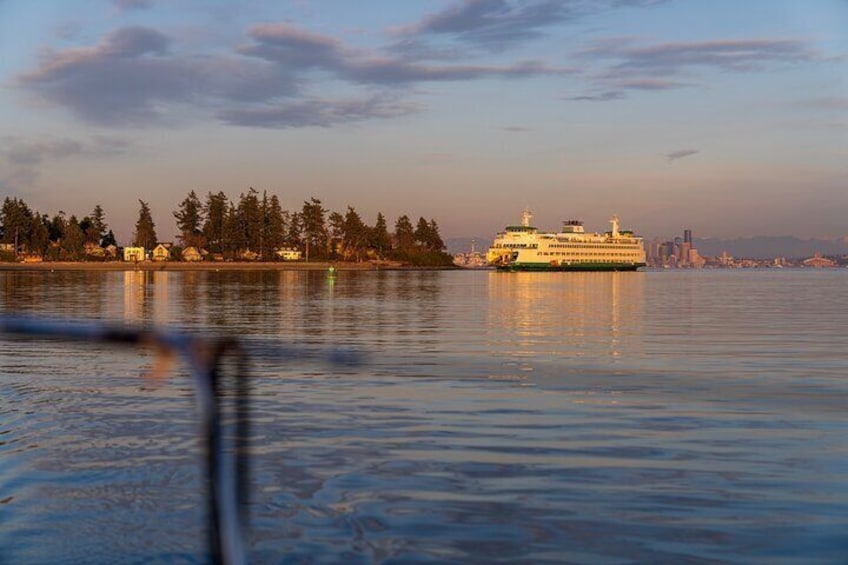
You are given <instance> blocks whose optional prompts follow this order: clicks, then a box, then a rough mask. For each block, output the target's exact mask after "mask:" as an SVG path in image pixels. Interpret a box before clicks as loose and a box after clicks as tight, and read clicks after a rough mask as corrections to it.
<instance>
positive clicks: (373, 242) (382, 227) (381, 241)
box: [368, 212, 392, 257]
mask: <svg viewBox="0 0 848 565" xmlns="http://www.w3.org/2000/svg"><path fill="white" fill-rule="evenodd" d="M368 246H369V247H370V248H371V249H373V250H374V251H376V252H377V255H379V256H380V257H385V255H386V254H387V253H389V251H391V249H392V239H391V236H390V235H389V230H388V226H387V225H386V218H385V216H383V214H382V213H380V212H378V213H377V221H376V222H375V223H374V227H373V228H371V229H370V230H369V241H368Z"/></svg>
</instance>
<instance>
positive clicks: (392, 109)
mask: <svg viewBox="0 0 848 565" xmlns="http://www.w3.org/2000/svg"><path fill="white" fill-rule="evenodd" d="M421 110H422V107H421V106H419V105H416V104H411V103H409V102H404V101H402V100H399V99H398V98H396V97H391V96H386V95H374V96H370V97H367V98H363V99H351V100H328V99H322V98H309V99H305V100H298V101H296V102H288V103H280V104H268V105H265V106H261V107H255V106H254V107H242V108H231V109H228V110H224V111H222V112H220V113H219V115H218V117H219V118H220V119H221V120H223V121H224V122H226V123H228V124H231V125H238V126H250V127H263V128H278V129H284V128H299V127H308V126H316V127H331V126H334V125H338V124H345V123H350V122H356V121H361V120H370V119H386V118H396V117H399V116H405V115H408V114H413V113H416V112H418V111H421Z"/></svg>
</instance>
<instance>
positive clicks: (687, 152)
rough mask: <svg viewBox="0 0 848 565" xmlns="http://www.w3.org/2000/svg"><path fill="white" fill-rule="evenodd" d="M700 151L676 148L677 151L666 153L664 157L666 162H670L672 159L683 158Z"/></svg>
mask: <svg viewBox="0 0 848 565" xmlns="http://www.w3.org/2000/svg"><path fill="white" fill-rule="evenodd" d="M700 152H701V150H700V149H678V150H677V151H672V152H671V153H666V155H665V157H666V159H668V162H669V163H671V162H672V161H677V160H678V159H683V158H684V157H689V156H690V155H695V154H696V153H700Z"/></svg>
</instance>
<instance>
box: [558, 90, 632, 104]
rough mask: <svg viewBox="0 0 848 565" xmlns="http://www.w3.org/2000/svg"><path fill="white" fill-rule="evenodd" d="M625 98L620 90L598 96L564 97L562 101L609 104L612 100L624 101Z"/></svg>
mask: <svg viewBox="0 0 848 565" xmlns="http://www.w3.org/2000/svg"><path fill="white" fill-rule="evenodd" d="M624 98H626V95H625V94H624V92H622V91H620V90H607V91H605V92H600V93H598V94H584V95H581V96H563V97H562V98H560V100H570V101H572V102H609V101H610V100H622V99H624Z"/></svg>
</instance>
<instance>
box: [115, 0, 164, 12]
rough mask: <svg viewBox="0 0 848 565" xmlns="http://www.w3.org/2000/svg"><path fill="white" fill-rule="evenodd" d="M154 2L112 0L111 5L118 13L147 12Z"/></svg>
mask: <svg viewBox="0 0 848 565" xmlns="http://www.w3.org/2000/svg"><path fill="white" fill-rule="evenodd" d="M155 3H156V0H112V5H113V6H115V8H117V9H118V11H120V12H128V11H131V10H147V9H149V8H152V7H153V5H154V4H155Z"/></svg>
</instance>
